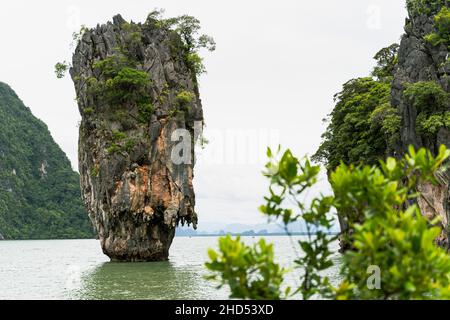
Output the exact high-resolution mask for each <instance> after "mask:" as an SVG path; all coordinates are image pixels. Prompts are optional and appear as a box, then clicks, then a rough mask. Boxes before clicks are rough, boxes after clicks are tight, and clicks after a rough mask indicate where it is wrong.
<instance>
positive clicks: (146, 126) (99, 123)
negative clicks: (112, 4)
mask: <svg viewBox="0 0 450 320" xmlns="http://www.w3.org/2000/svg"><path fill="white" fill-rule="evenodd" d="M179 41H180V39H179V36H178V35H177V34H176V33H175V32H173V31H170V30H167V29H164V28H161V27H160V26H158V25H157V23H156V21H147V22H146V23H145V24H135V23H133V22H132V23H127V22H126V21H125V20H124V19H123V18H122V17H121V16H120V15H118V16H115V17H114V18H113V22H108V23H107V24H104V25H99V26H97V27H96V28H94V29H91V30H86V31H85V32H84V34H83V35H82V37H81V39H80V40H79V42H78V46H77V48H76V51H75V53H74V55H73V67H72V68H71V70H70V74H71V76H72V79H73V81H74V84H75V89H76V93H77V98H78V106H79V111H80V113H81V115H82V121H81V124H80V136H79V171H80V175H81V189H82V196H83V199H84V202H85V205H86V207H87V210H88V213H89V217H90V219H91V221H92V223H93V224H94V226H95V228H96V230H97V232H98V237H99V239H100V242H101V246H102V249H103V252H104V253H105V254H106V255H108V256H109V257H110V258H111V259H112V260H117V261H161V260H167V259H168V255H169V247H170V245H171V243H172V240H173V238H174V235H175V228H176V226H177V225H178V224H179V223H181V224H185V223H187V224H192V225H193V226H194V227H195V228H196V225H197V215H196V213H195V211H194V205H195V195H194V190H193V184H192V179H193V161H192V163H189V162H188V163H181V164H176V163H174V161H172V151H173V148H174V146H176V145H177V144H178V143H179V141H178V140H177V139H172V135H173V132H174V131H175V130H179V129H181V130H185V131H186V132H188V133H189V134H190V136H191V137H192V139H191V140H192V141H191V142H189V144H190V146H191V147H192V148H190V149H189V150H188V152H190V153H191V154H190V156H191V159H193V156H194V154H193V151H194V144H195V132H194V131H195V130H194V127H195V126H196V125H197V124H198V123H200V124H202V123H203V112H202V105H201V101H200V98H199V92H198V86H197V81H196V76H195V74H194V72H193V71H192V70H191V69H190V68H189V67H188V66H187V64H186V62H185V59H183V53H180V52H179V51H177V50H176V46H177V44H179ZM114 57H116V58H117V57H120V59H122V60H127V61H128V62H130V61H132V63H131V64H129V65H132V67H130V68H131V69H132V70H131V71H132V72H136V70H137V71H139V72H140V74H141V75H142V72H144V73H145V74H146V75H147V76H148V78H149V79H150V80H151V84H150V85H149V86H146V87H145V88H144V90H142V88H140V89H139V90H141V91H143V92H140V93H139V94H140V95H141V96H142V97H145V98H146V99H148V100H149V101H148V103H147V104H142V103H141V102H140V101H139V102H136V101H138V100H139V99H135V96H133V95H134V94H135V93H136V92H135V91H136V90H137V89H136V86H135V84H134V79H132V80H130V79H125V81H122V82H121V83H120V84H119V87H120V86H122V87H120V88H123V87H124V86H125V91H124V94H125V95H124V94H122V95H121V96H120V97H118V100H117V99H116V100H117V101H120V102H119V103H113V102H112V101H113V100H111V99H110V97H105V96H103V95H102V94H101V90H100V91H99V90H97V91H96V90H94V88H95V86H94V85H93V83H94V84H98V83H103V85H104V87H103V88H108V86H110V85H111V86H112V85H113V83H115V82H113V81H121V79H123V78H124V77H125V78H126V72H129V71H130V68H128V69H126V70H125V71H126V72H125V73H121V72H119V73H116V74H114V72H112V73H113V76H111V77H114V78H112V79H111V77H110V79H108V78H107V71H108V70H106V71H105V70H103V73H102V72H101V71H99V68H98V64H99V63H101V62H105V61H108V60H107V59H108V58H114ZM120 59H119V60H120ZM125 64H126V63H125ZM129 65H128V66H129ZM107 68H108V67H106V69H107ZM123 70H124V69H122V71H123ZM133 70H134V71H133ZM116 71H117V70H116ZM108 72H109V71H108ZM120 77H122V78H120ZM180 93H181V94H182V95H183V94H184V96H186V95H187V96H188V97H190V99H187V101H184V102H183V103H187V104H189V106H188V107H187V108H185V109H184V110H182V111H180V105H181V104H182V102H180V99H181V98H180ZM187 93H189V94H187ZM112 94H118V92H117V91H114V92H112ZM185 100H186V99H185ZM150 105H151V108H150V107H149V106H150ZM143 107H148V108H147V109H146V112H144V113H143V112H142V109H141V108H143ZM142 115H144V116H145V117H143V116H142ZM174 140H175V141H174Z"/></svg>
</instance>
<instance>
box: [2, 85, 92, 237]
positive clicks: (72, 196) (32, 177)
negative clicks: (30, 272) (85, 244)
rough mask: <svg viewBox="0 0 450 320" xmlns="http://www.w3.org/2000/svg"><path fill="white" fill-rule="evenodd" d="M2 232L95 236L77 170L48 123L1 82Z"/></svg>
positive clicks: (55, 235) (42, 235)
mask: <svg viewBox="0 0 450 320" xmlns="http://www.w3.org/2000/svg"><path fill="white" fill-rule="evenodd" d="M0 234H2V235H3V236H4V237H5V238H6V239H49V238H88V237H93V236H94V233H93V230H92V227H91V225H90V222H89V219H88V216H87V214H86V212H85V210H84V207H83V204H82V201H81V198H80V187H79V177H78V174H77V173H76V172H74V171H73V170H72V168H71V164H70V162H69V160H68V159H67V157H66V155H65V154H64V152H63V151H62V150H61V149H60V148H59V146H58V145H57V144H56V143H55V142H54V141H53V139H52V137H51V135H50V132H49V131H48V129H47V126H46V125H45V124H44V123H43V122H42V121H40V120H39V119H37V118H35V117H34V116H33V114H32V113H31V111H30V110H29V109H28V108H27V107H26V106H24V104H23V103H22V101H21V100H20V99H19V98H18V97H17V95H16V94H15V93H14V91H13V90H12V89H11V88H10V87H9V86H8V85H6V84H4V83H1V82H0Z"/></svg>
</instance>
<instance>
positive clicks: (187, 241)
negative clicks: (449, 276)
mask: <svg viewBox="0 0 450 320" xmlns="http://www.w3.org/2000/svg"><path fill="white" fill-rule="evenodd" d="M243 240H244V241H246V242H248V243H251V242H255V241H257V240H258V239H257V238H243ZM267 240H268V241H269V242H273V243H274V247H275V253H276V257H277V260H278V262H280V263H281V264H283V265H285V266H288V265H289V263H292V261H293V260H294V259H295V258H296V257H297V256H296V253H295V250H293V247H292V246H293V244H294V243H296V241H297V240H298V239H297V238H294V239H293V241H289V238H287V237H269V238H267ZM216 247H217V238H216V237H200V238H175V239H174V242H173V244H172V248H171V250H170V261H169V262H152V263H119V262H107V261H109V259H108V257H106V256H105V255H103V253H102V251H101V249H100V244H99V243H98V241H96V240H58V241H57V240H49V241H0V299H99V300H101V299H227V298H228V297H229V290H228V289H227V288H222V289H220V290H217V288H216V283H211V282H210V281H207V280H205V278H204V276H205V275H207V274H208V271H207V270H206V269H205V265H204V264H205V261H207V260H208V258H207V251H208V249H209V248H216ZM333 251H337V243H336V244H334V248H333ZM339 260H340V256H339V255H336V257H335V263H336V266H335V267H333V268H331V269H330V270H327V272H326V273H327V275H329V276H330V277H331V280H332V281H333V282H336V281H338V280H339V279H338V277H337V275H338V265H339V264H340V261H339ZM285 280H286V283H287V285H290V286H292V287H296V286H298V285H299V277H298V270H296V269H294V270H292V272H291V273H289V274H288V275H286V279H285Z"/></svg>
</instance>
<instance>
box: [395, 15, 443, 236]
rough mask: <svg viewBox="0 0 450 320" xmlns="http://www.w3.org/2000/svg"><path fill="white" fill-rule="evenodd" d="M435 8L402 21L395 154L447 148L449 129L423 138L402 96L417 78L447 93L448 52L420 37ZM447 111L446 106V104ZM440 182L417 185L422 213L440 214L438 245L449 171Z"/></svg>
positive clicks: (431, 27)
mask: <svg viewBox="0 0 450 320" xmlns="http://www.w3.org/2000/svg"><path fill="white" fill-rule="evenodd" d="M438 9H439V8H435V10H433V11H434V12H432V13H431V14H416V15H411V16H410V18H408V19H407V20H406V26H405V34H404V35H403V37H402V40H401V44H400V50H399V55H398V67H397V70H396V72H395V77H394V82H393V88H392V105H393V106H394V107H396V108H398V110H399V112H400V114H401V116H402V120H403V121H402V127H401V150H398V151H399V154H404V153H405V152H407V148H408V146H409V145H413V146H414V147H415V148H416V149H417V148H420V147H426V148H427V149H429V150H431V151H432V152H434V153H436V152H437V150H438V148H439V146H440V145H441V144H445V145H446V146H447V147H450V131H449V130H448V129H447V128H445V127H442V128H440V129H439V131H438V133H437V135H436V136H435V138H432V139H430V138H423V137H421V136H420V134H419V133H418V131H417V128H416V118H417V115H418V110H416V108H415V107H414V106H412V105H411V104H409V103H408V101H407V99H405V98H404V95H403V91H404V89H405V84H407V83H416V82H419V81H434V82H436V83H438V84H439V85H440V86H441V87H442V88H443V89H444V90H445V91H446V92H449V89H450V81H449V78H448V75H449V74H450V64H449V63H446V61H447V59H448V58H449V52H448V48H447V46H446V45H444V44H442V45H441V46H433V45H431V44H430V43H428V42H427V41H426V40H425V39H424V37H425V36H426V35H428V34H430V33H432V32H435V22H434V19H433V18H434V15H435V14H436V13H437V11H439V10H438ZM448 110H449V111H450V106H448ZM438 180H439V181H440V184H439V185H437V186H435V185H431V184H423V185H420V186H419V187H418V189H419V191H421V192H422V197H421V199H420V200H419V206H420V208H421V211H422V213H423V214H424V215H425V216H427V217H430V218H434V217H436V216H438V217H440V218H441V220H442V224H443V232H442V234H441V236H440V237H439V239H437V241H438V242H439V243H440V244H441V245H446V244H448V236H447V231H445V230H447V227H448V221H449V219H448V218H449V215H450V206H449V204H450V203H449V201H450V198H449V182H450V175H449V172H447V173H442V175H441V176H440V177H438Z"/></svg>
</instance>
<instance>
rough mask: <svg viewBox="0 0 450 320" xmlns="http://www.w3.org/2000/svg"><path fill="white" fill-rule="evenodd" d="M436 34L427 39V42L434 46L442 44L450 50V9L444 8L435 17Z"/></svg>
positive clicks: (428, 36)
mask: <svg viewBox="0 0 450 320" xmlns="http://www.w3.org/2000/svg"><path fill="white" fill-rule="evenodd" d="M434 22H435V26H436V32H435V33H431V34H429V35H427V36H426V37H425V40H426V41H428V42H429V43H431V44H432V45H433V46H439V45H441V44H444V45H446V46H447V47H449V48H450V9H449V8H448V7H442V9H441V11H439V13H438V14H437V15H436V16H435V17H434Z"/></svg>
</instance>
